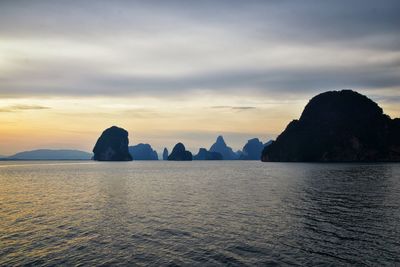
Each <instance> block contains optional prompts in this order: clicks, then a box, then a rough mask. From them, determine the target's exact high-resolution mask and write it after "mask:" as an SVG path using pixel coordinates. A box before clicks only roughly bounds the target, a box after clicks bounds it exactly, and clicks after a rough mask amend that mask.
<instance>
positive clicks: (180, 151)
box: [168, 143, 193, 161]
mask: <svg viewBox="0 0 400 267" xmlns="http://www.w3.org/2000/svg"><path fill="white" fill-rule="evenodd" d="M168 160H172V161H191V160H193V155H192V153H191V152H190V151H187V150H186V148H185V146H184V144H182V143H177V144H176V145H175V146H174V148H173V149H172V152H171V154H170V155H169V156H168Z"/></svg>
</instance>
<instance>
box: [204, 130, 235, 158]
mask: <svg viewBox="0 0 400 267" xmlns="http://www.w3.org/2000/svg"><path fill="white" fill-rule="evenodd" d="M210 151H211V152H218V153H220V154H221V155H222V159H223V160H234V159H238V158H239V155H238V154H236V153H235V152H233V150H232V148H230V147H229V146H227V145H226V143H225V140H224V138H223V137H222V136H221V135H220V136H218V138H217V141H215V143H214V144H213V145H212V146H211V147H210Z"/></svg>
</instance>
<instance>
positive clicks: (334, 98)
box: [262, 90, 400, 162]
mask: <svg viewBox="0 0 400 267" xmlns="http://www.w3.org/2000/svg"><path fill="white" fill-rule="evenodd" d="M399 136H400V123H399V119H394V120H392V119H390V118H389V117H388V116H387V115H385V114H383V111H382V109H381V108H380V107H379V106H378V105H377V104H376V103H375V102H373V101H372V100H370V99H369V98H367V97H366V96H363V95H361V94H359V93H357V92H354V91H351V90H342V91H332V92H326V93H322V94H320V95H317V96H316V97H314V98H313V99H311V101H310V102H309V103H308V104H307V106H306V107H305V109H304V111H303V113H302V115H301V117H300V119H299V120H293V121H292V122H291V123H289V125H288V126H287V127H286V129H285V130H284V131H283V132H282V133H281V134H280V135H279V136H278V138H277V139H276V141H274V142H273V143H272V144H271V145H269V146H268V147H266V148H265V149H264V150H263V153H262V160H263V161H316V162H369V161H400V142H399V138H400V137H399Z"/></svg>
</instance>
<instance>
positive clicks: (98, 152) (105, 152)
mask: <svg viewBox="0 0 400 267" xmlns="http://www.w3.org/2000/svg"><path fill="white" fill-rule="evenodd" d="M128 144H129V139H128V132H127V131H126V130H124V129H122V128H119V127H116V126H112V127H111V128H108V129H106V130H105V131H104V132H103V133H102V134H101V136H100V137H99V139H98V140H97V142H96V145H95V146H94V148H93V153H94V156H93V159H94V160H98V161H129V160H132V156H131V154H129V151H128Z"/></svg>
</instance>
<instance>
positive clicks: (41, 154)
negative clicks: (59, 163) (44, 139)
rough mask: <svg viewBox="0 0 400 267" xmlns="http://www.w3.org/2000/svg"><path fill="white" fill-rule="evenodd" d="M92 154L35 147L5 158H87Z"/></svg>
mask: <svg viewBox="0 0 400 267" xmlns="http://www.w3.org/2000/svg"><path fill="white" fill-rule="evenodd" d="M91 158H92V154H91V153H88V152H84V151H80V150H70V149H37V150H32V151H23V152H19V153H17V154H15V155H13V156H10V157H7V158H6V159H19V160H89V159H91Z"/></svg>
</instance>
